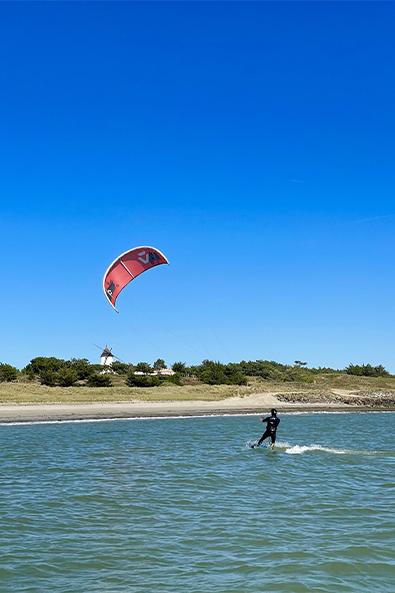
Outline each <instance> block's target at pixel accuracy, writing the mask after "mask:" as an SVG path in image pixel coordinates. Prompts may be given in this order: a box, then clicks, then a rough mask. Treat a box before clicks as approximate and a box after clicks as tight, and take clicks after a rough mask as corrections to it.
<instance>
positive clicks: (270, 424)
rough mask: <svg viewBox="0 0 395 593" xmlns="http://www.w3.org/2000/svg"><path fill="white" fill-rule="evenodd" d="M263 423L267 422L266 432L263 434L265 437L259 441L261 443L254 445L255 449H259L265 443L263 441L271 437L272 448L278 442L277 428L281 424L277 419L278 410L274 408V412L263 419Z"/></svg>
mask: <svg viewBox="0 0 395 593" xmlns="http://www.w3.org/2000/svg"><path fill="white" fill-rule="evenodd" d="M262 422H266V430H265V432H264V433H263V435H262V436H261V438H260V439H259V441H258V442H257V443H254V444H253V445H252V448H253V449H254V448H255V447H259V445H261V444H262V443H263V441H264V440H265V439H267V438H268V437H270V439H271V445H270V446H271V447H272V448H273V447H274V443H275V442H276V431H277V426H278V425H279V424H280V418H278V417H277V410H275V409H274V408H272V410H271V411H270V416H267V417H266V418H262Z"/></svg>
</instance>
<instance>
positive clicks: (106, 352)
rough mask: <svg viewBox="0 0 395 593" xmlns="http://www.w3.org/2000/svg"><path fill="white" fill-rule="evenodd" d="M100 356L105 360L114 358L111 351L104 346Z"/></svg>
mask: <svg viewBox="0 0 395 593" xmlns="http://www.w3.org/2000/svg"><path fill="white" fill-rule="evenodd" d="M101 356H105V357H106V358H108V357H109V356H114V355H113V353H112V352H111V350H110V349H109V347H108V346H106V347H105V348H104V350H103V352H102V353H101Z"/></svg>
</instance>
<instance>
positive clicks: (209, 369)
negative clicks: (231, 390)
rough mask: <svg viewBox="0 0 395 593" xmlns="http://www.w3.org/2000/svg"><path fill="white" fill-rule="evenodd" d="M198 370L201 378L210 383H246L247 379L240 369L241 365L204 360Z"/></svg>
mask: <svg viewBox="0 0 395 593" xmlns="http://www.w3.org/2000/svg"><path fill="white" fill-rule="evenodd" d="M196 372H197V374H198V377H199V379H200V380H201V381H202V382H203V383H207V384H208V385H246V384H247V379H246V377H245V376H244V374H243V373H242V372H241V371H240V368H239V365H235V364H228V365H225V364H221V363H220V362H213V361H211V360H204V361H203V363H202V365H201V366H200V367H197V369H196Z"/></svg>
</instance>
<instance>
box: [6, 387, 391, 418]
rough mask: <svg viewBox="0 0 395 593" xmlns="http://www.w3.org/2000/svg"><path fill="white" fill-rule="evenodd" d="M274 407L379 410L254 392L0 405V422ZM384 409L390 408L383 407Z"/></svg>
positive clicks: (212, 412) (358, 404) (197, 413)
mask: <svg viewBox="0 0 395 593" xmlns="http://www.w3.org/2000/svg"><path fill="white" fill-rule="evenodd" d="M272 407H275V408H276V409H277V410H278V412H292V411H294V412H296V411H298V412H301V411H304V412H308V411H316V412H318V411H325V412H336V411H350V412H351V411H365V410H371V411H373V410H376V409H377V410H383V407H382V406H379V405H378V406H375V405H374V404H372V403H370V405H361V402H359V401H358V400H357V401H355V402H354V401H353V398H350V403H349V404H348V403H344V402H341V401H340V402H339V401H334V402H328V401H326V400H323V401H314V402H311V401H310V402H303V401H302V402H301V401H286V402H284V401H280V400H279V399H278V398H277V396H276V394H274V393H256V394H252V395H248V396H244V397H230V398H227V399H224V400H221V401H198V400H194V401H177V402H174V401H168V402H142V401H136V402H111V403H109V402H108V403H107V402H102V403H89V404H1V405H0V422H1V423H10V422H45V421H65V420H69V421H70V420H88V419H112V418H155V417H158V418H159V417H179V416H205V415H225V414H266V413H267V412H268V411H270V408H272ZM385 409H391V408H390V407H386V408H385Z"/></svg>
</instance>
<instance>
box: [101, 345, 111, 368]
mask: <svg viewBox="0 0 395 593" xmlns="http://www.w3.org/2000/svg"><path fill="white" fill-rule="evenodd" d="M113 362H114V356H113V354H112V352H111V348H109V347H108V346H106V347H105V348H104V350H103V352H102V353H101V356H100V364H101V365H102V366H106V367H110V366H111V365H112V363H113Z"/></svg>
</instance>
